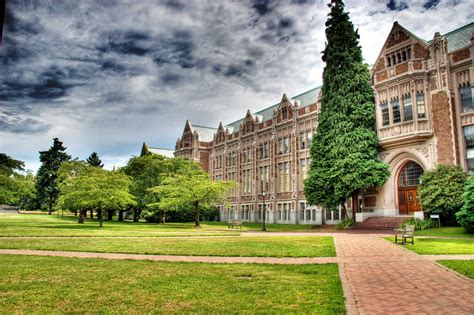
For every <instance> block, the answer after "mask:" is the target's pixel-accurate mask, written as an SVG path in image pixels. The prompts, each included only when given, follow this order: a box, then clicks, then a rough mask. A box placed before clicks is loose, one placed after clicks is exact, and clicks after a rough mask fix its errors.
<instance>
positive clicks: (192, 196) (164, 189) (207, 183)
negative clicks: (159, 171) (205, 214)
mask: <svg viewBox="0 0 474 315" xmlns="http://www.w3.org/2000/svg"><path fill="white" fill-rule="evenodd" d="M234 184H235V183H233V182H227V181H212V180H211V179H210V178H209V175H208V174H207V173H206V172H205V171H203V170H202V169H197V168H192V169H191V168H188V169H184V170H181V171H180V172H177V173H174V174H170V175H169V176H168V177H166V178H165V179H164V180H163V181H162V183H161V185H160V186H156V187H153V188H151V189H150V191H151V192H154V193H156V194H157V195H158V196H159V197H160V199H159V202H158V203H157V206H158V207H159V208H162V209H169V210H174V211H179V209H180V208H189V207H191V208H192V209H193V211H194V227H196V228H198V227H200V224H199V221H200V214H201V209H202V208H210V207H213V206H214V205H215V204H216V203H218V202H221V203H224V202H225V194H226V192H227V191H228V190H229V189H230V188H232V187H233V186H234ZM153 205H154V204H151V206H153Z"/></svg>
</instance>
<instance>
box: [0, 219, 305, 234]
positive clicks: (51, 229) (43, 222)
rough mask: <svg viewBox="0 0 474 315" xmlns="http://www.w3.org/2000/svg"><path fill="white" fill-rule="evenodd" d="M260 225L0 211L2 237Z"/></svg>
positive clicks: (218, 230) (209, 230) (217, 230)
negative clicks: (101, 221) (82, 219)
mask: <svg viewBox="0 0 474 315" xmlns="http://www.w3.org/2000/svg"><path fill="white" fill-rule="evenodd" d="M311 228H312V226H311V225H294V224H267V229H268V230H269V231H273V232H277V231H310V230H311ZM260 229H261V225H260V224H256V223H244V224H243V227H242V229H228V226H227V223H226V222H202V223H201V228H199V229H195V228H194V223H193V222H186V223H166V224H153V223H146V222H135V223H134V222H130V221H126V222H118V221H105V222H104V227H103V228H99V223H98V222H97V219H93V220H92V219H87V220H86V222H85V223H84V224H78V223H77V218H76V217H74V216H71V215H65V216H64V219H61V217H59V218H58V217H57V216H56V215H51V216H49V215H38V214H0V236H94V237H102V236H109V237H111V236H133V237H141V236H148V237H150V236H156V237H163V236H188V235H189V236H200V235H201V236H206V235H239V234H240V232H241V231H248V230H260Z"/></svg>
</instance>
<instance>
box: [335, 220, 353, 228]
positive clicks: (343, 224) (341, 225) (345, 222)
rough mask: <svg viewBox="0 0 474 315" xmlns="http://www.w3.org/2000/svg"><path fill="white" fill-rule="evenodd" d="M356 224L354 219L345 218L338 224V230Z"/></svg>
mask: <svg viewBox="0 0 474 315" xmlns="http://www.w3.org/2000/svg"><path fill="white" fill-rule="evenodd" d="M353 225H354V221H353V220H352V219H344V220H342V221H341V223H338V224H336V230H348V229H350V228H351V227H352V226H353Z"/></svg>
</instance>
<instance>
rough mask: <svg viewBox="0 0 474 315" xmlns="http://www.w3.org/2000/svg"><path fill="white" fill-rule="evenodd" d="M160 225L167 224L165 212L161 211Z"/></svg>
mask: <svg viewBox="0 0 474 315" xmlns="http://www.w3.org/2000/svg"><path fill="white" fill-rule="evenodd" d="M158 223H160V224H165V210H160V218H159V220H158Z"/></svg>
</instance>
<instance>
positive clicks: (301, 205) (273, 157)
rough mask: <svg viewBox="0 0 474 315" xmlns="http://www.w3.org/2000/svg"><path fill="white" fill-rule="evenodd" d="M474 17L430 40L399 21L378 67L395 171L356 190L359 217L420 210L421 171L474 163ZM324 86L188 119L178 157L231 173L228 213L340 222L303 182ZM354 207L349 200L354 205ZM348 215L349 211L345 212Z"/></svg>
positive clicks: (380, 124) (387, 150)
mask: <svg viewBox="0 0 474 315" xmlns="http://www.w3.org/2000/svg"><path fill="white" fill-rule="evenodd" d="M473 32H474V23H470V24H468V25H465V26H464V27H461V28H459V29H457V30H455V31H452V32H450V33H447V34H445V35H443V36H441V35H440V34H439V33H436V34H435V36H434V38H433V39H432V40H430V41H425V40H422V39H420V38H418V37H417V36H415V35H414V34H413V33H411V32H410V31H408V30H407V29H405V28H403V27H402V26H401V25H399V24H398V23H397V22H395V23H394V25H393V28H392V30H391V31H390V33H389V35H388V37H387V40H386V41H385V43H384V45H383V47H382V50H381V52H380V54H379V56H378V58H377V60H376V62H375V64H374V66H373V67H372V85H373V89H374V93H375V99H376V104H374V105H375V114H376V129H377V134H378V137H379V141H380V153H379V159H380V160H381V161H384V162H386V163H388V164H390V172H391V176H390V178H389V179H388V181H387V182H386V183H385V184H384V185H383V186H381V187H376V188H374V189H370V190H367V191H365V192H364V193H363V194H361V195H360V196H359V200H358V202H359V205H360V207H359V208H360V209H361V210H360V213H357V214H356V220H357V221H360V222H361V221H364V220H365V219H366V218H368V217H371V216H398V215H411V214H413V213H414V212H416V211H419V210H420V209H421V208H420V204H419V200H418V195H417V186H418V185H419V177H420V176H421V174H422V173H423V172H424V171H426V170H430V169H432V168H434V167H435V166H436V165H437V164H448V165H459V166H461V167H463V168H464V170H466V171H470V170H471V169H472V168H474V104H473V99H472V94H473V92H472V82H473V78H474V65H473V60H474V49H473V42H474V35H473V34H474V33H473ZM319 97H320V88H315V89H312V90H310V91H307V92H305V93H303V94H300V95H297V96H294V97H291V98H289V97H287V96H286V95H285V94H284V95H283V97H282V98H281V101H280V102H279V103H278V104H275V105H273V106H270V107H268V108H266V109H264V110H261V111H259V112H255V113H252V112H251V111H247V114H246V115H245V117H244V118H243V119H240V120H237V121H235V122H233V123H230V124H227V125H224V124H222V123H220V124H219V126H218V127H217V128H211V127H203V126H197V125H193V124H191V122H190V121H189V120H188V121H186V124H185V127H184V131H183V134H182V136H181V137H180V138H179V139H178V141H177V142H176V148H175V156H176V157H186V158H190V159H192V160H195V161H197V162H199V163H201V165H202V166H203V168H204V169H205V170H206V171H207V172H208V173H209V175H210V176H211V177H212V178H213V179H214V180H233V181H236V182H237V184H238V185H237V187H236V188H235V189H234V190H233V191H231V192H230V194H229V197H228V205H226V206H219V209H220V217H221V220H223V221H225V220H228V219H239V220H243V221H250V222H261V220H262V217H263V213H262V210H263V209H265V210H266V221H267V222H270V223H292V224H298V223H304V224H334V223H337V222H339V220H340V215H341V213H340V211H325V210H324V209H320V208H318V207H315V206H311V205H309V204H308V203H307V202H306V200H305V196H304V189H303V181H304V179H305V178H306V175H307V172H308V168H309V164H310V155H309V146H310V144H311V138H312V135H313V133H314V132H315V131H316V127H317V120H318V113H319V111H320V102H319ZM347 206H348V208H351V204H350V203H348V205H347ZM348 213H351V211H348Z"/></svg>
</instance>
